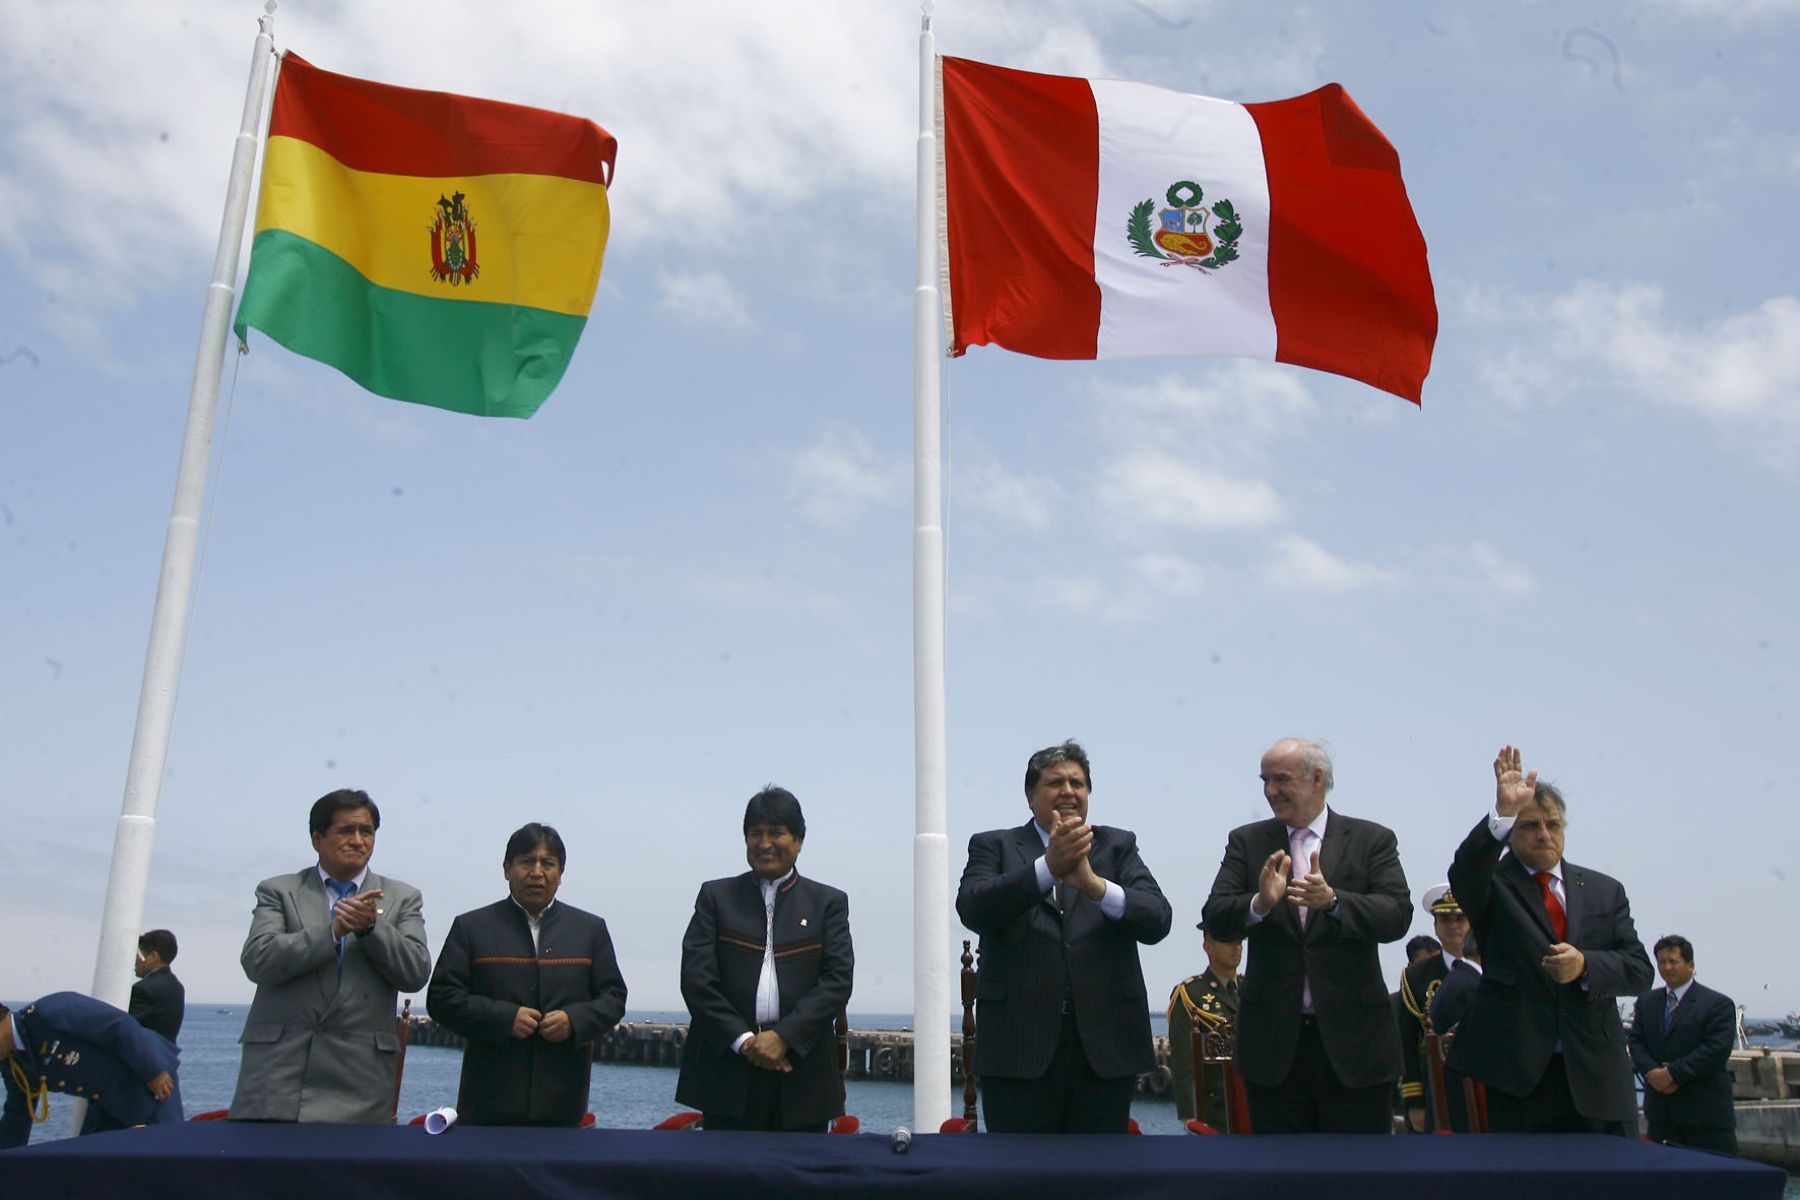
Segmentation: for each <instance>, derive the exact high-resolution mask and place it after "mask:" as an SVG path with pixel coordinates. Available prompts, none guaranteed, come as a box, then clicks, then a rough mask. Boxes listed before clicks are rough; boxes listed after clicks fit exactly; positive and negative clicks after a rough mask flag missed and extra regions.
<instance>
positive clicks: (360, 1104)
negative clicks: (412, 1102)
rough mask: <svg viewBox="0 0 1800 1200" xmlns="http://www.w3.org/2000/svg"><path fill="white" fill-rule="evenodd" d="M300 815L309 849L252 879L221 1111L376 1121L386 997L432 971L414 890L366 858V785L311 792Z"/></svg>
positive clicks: (385, 1097) (375, 815) (384, 1072)
mask: <svg viewBox="0 0 1800 1200" xmlns="http://www.w3.org/2000/svg"><path fill="white" fill-rule="evenodd" d="M308 826H309V828H310V829H311V831H312V844H313V849H314V850H315V851H316V852H317V853H318V856H319V857H318V861H317V862H315V863H312V864H310V865H308V866H305V867H302V868H301V869H300V870H299V871H297V872H295V873H294V874H292V875H277V876H275V877H274V878H273V879H265V880H263V881H262V882H261V883H259V884H257V885H256V907H255V909H254V910H253V911H252V912H251V914H250V934H249V936H248V937H246V938H245V939H244V950H243V953H242V954H240V955H239V956H238V957H239V960H240V961H241V962H242V963H243V967H244V974H245V975H247V976H248V977H249V979H250V982H251V983H254V984H255V985H256V996H255V998H254V999H252V1000H251V1002H250V1016H249V1018H248V1019H247V1020H246V1021H245V1022H244V1032H243V1035H242V1036H241V1037H240V1038H239V1039H238V1040H239V1041H240V1042H241V1043H242V1044H243V1047H244V1051H243V1059H242V1062H241V1064H240V1065H239V1067H238V1081H237V1093H236V1095H234V1096H233V1097H232V1100H231V1119H232V1120H234V1121H324V1122H337V1123H340V1124H364V1125H385V1124H388V1123H389V1122H391V1121H392V1120H393V1119H394V1098H395V1097H394V1074H395V1063H396V1060H397V1057H398V1054H399V1050H400V1039H399V1037H398V1036H396V1034H395V1032H394V1003H395V998H396V996H397V994H398V993H399V992H402V991H405V992H416V991H418V990H419V989H420V988H422V987H424V986H425V981H426V979H427V978H429V977H430V975H431V951H430V950H429V949H428V948H427V947H426V945H425V918H424V916H423V915H422V914H421V911H420V909H421V905H420V900H419V891H418V889H417V888H415V887H413V886H412V885H411V884H407V883H402V882H400V881H399V880H398V879H391V878H386V877H384V876H381V875H377V874H376V873H375V872H374V871H371V870H370V869H369V858H370V856H371V855H373V854H374V852H375V832H376V830H378V829H380V828H381V810H380V809H379V808H377V807H376V806H375V802H374V801H373V800H371V799H369V794H368V793H367V792H360V791H350V790H347V789H346V790H340V791H335V792H331V793H329V794H327V795H324V796H321V797H319V799H318V800H317V801H316V802H315V803H314V804H313V806H312V813H311V814H310V817H309V819H308Z"/></svg>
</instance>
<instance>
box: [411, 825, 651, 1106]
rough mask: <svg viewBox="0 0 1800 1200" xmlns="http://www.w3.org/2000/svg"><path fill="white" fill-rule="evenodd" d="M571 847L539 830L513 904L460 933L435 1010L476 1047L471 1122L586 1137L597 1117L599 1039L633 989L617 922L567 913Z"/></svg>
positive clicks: (524, 835)
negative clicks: (590, 1106) (592, 1102)
mask: <svg viewBox="0 0 1800 1200" xmlns="http://www.w3.org/2000/svg"><path fill="white" fill-rule="evenodd" d="M567 861H568V856H567V853H566V851H565V850H564V848H563V840H562V836H561V835H560V834H558V833H557V832H556V830H555V829H552V828H551V827H550V826H548V825H540V824H538V823H537V822H535V821H533V822H531V823H530V824H528V825H525V826H522V827H521V828H520V829H519V830H518V832H516V833H514V834H513V835H512V838H511V839H510V840H509V841H508V842H507V844H506V861H505V867H504V869H505V874H506V886H507V890H508V891H509V892H510V893H511V894H510V895H508V896H507V898H506V899H504V900H500V901H498V902H496V903H494V904H490V905H488V906H487V907H486V908H478V909H475V910H474V911H473V912H466V913H464V914H462V915H461V916H460V917H458V918H456V921H455V923H454V924H452V925H451V926H450V936H449V937H448V938H446V939H445V940H444V949H443V952H442V953H440V954H439V955H438V962H437V970H436V971H434V972H433V973H432V976H431V988H430V990H429V991H427V992H426V995H425V1003H426V1006H427V1008H428V1009H429V1011H430V1013H431V1018H432V1020H434V1021H436V1022H437V1023H438V1024H440V1025H442V1026H444V1027H445V1028H446V1029H451V1030H454V1031H455V1032H457V1033H460V1034H462V1035H463V1036H464V1037H465V1038H467V1039H468V1043H469V1044H468V1048H467V1049H466V1050H465V1051H464V1052H463V1069H462V1085H461V1087H460V1088H459V1089H458V1091H457V1098H456V1112H457V1117H458V1119H459V1120H461V1121H464V1122H466V1123H468V1124H471V1125H577V1124H579V1123H580V1122H581V1119H582V1116H583V1115H584V1114H585V1113H586V1112H587V1099H588V1079H589V1070H590V1067H591V1065H592V1063H593V1057H594V1039H596V1038H598V1037H599V1036H600V1035H601V1034H603V1033H605V1032H606V1031H607V1030H608V1029H611V1028H612V1027H613V1026H614V1025H617V1024H618V1023H619V1018H620V1017H621V1016H623V1015H624V1014H625V980H624V979H622V978H621V977H620V975H619V964H618V961H617V960H616V959H615V958H614V956H613V945H612V938H611V937H610V936H609V935H608V934H607V931H606V922H605V921H603V920H601V919H600V918H599V917H597V916H595V915H593V914H592V913H588V912H583V911H582V910H581V909H579V908H576V907H574V906H573V905H571V904H567V903H558V902H557V900H556V890H557V888H558V887H560V886H561V884H562V876H563V867H564V865H565V864H566V862H567Z"/></svg>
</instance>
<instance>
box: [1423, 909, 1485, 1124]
mask: <svg viewBox="0 0 1800 1200" xmlns="http://www.w3.org/2000/svg"><path fill="white" fill-rule="evenodd" d="M1462 951H1463V952H1462V954H1461V955H1460V956H1459V957H1458V958H1457V960H1456V962H1455V963H1453V964H1451V967H1450V973H1449V974H1448V975H1445V976H1444V978H1443V980H1442V982H1440V983H1439V984H1438V986H1437V987H1436V988H1435V989H1434V990H1433V991H1432V994H1431V1007H1430V1009H1429V1010H1428V1011H1427V1014H1426V1015H1427V1016H1429V1017H1430V1018H1431V1031H1432V1032H1433V1033H1436V1034H1448V1035H1452V1044H1453V1043H1454V1035H1455V1033H1456V1031H1457V1028H1458V1027H1459V1026H1460V1025H1461V1024H1462V1020H1463V1018H1464V1017H1466V1016H1468V1015H1469V1006H1470V1005H1472V1004H1474V1003H1475V995H1476V993H1477V992H1478V991H1479V990H1480V988H1481V947H1480V945H1479V943H1477V942H1476V941H1475V935H1474V934H1472V933H1471V934H1468V935H1467V936H1466V937H1464V938H1463V943H1462ZM1428 1098H1429V1097H1428ZM1444 1098H1445V1099H1446V1100H1447V1101H1448V1102H1449V1106H1450V1111H1449V1113H1448V1114H1440V1113H1438V1112H1437V1111H1436V1105H1435V1104H1434V1105H1433V1106H1432V1108H1433V1111H1432V1113H1431V1121H1432V1125H1433V1127H1434V1128H1436V1129H1444V1128H1448V1129H1449V1130H1450V1131H1451V1132H1452V1133H1470V1132H1472V1131H1473V1130H1472V1128H1471V1126H1470V1123H1469V1108H1468V1104H1467V1102H1466V1101H1465V1100H1464V1098H1463V1076H1462V1073H1461V1072H1460V1071H1452V1070H1451V1069H1450V1068H1449V1067H1445V1068H1444Z"/></svg>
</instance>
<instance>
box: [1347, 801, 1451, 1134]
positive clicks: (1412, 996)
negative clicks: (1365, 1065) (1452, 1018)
mask: <svg viewBox="0 0 1800 1200" xmlns="http://www.w3.org/2000/svg"><path fill="white" fill-rule="evenodd" d="M1326 828H1327V829H1330V828H1331V827H1330V826H1329V825H1327V826H1326ZM1328 878H1329V877H1328ZM1449 973H1450V968H1449V967H1448V966H1446V965H1445V963H1444V956H1443V955H1442V954H1430V955H1427V956H1426V957H1424V958H1421V959H1420V960H1419V961H1418V962H1415V963H1407V964H1406V970H1405V971H1403V972H1402V973H1401V975H1400V1008H1399V1010H1398V1011H1397V1012H1396V1013H1395V1014H1394V1015H1395V1019H1396V1020H1398V1021H1399V1023H1400V1095H1401V1097H1402V1098H1404V1099H1405V1101H1406V1107H1408V1108H1423V1107H1425V1058H1424V1048H1425V1020H1426V1017H1427V1015H1428V1014H1429V1013H1430V1012H1431V998H1432V995H1433V993H1435V992H1436V991H1437V989H1438V985H1439V984H1441V983H1442V982H1443V981H1444V977H1445V976H1446V975H1448V974H1449ZM1433 1028H1434V1029H1435V1028H1436V1026H1433Z"/></svg>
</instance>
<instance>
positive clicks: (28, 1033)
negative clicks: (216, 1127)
mask: <svg viewBox="0 0 1800 1200" xmlns="http://www.w3.org/2000/svg"><path fill="white" fill-rule="evenodd" d="M12 1022H13V1042H14V1049H13V1054H12V1059H11V1061H12V1062H13V1063H16V1064H18V1066H19V1068H20V1070H22V1071H23V1072H24V1073H25V1076H26V1078H27V1079H29V1080H30V1082H31V1086H32V1089H33V1091H35V1090H37V1089H38V1088H39V1087H47V1088H49V1090H50V1091H53V1092H64V1093H67V1094H68V1095H71V1096H78V1097H81V1098H83V1099H85V1100H86V1101H87V1102H88V1104H89V1109H88V1111H89V1113H90V1114H92V1113H94V1112H95V1111H96V1110H98V1111H99V1112H102V1113H104V1114H105V1115H106V1116H108V1117H111V1118H112V1122H113V1124H115V1125H118V1126H129V1125H147V1124H151V1123H154V1122H160V1121H179V1120H181V1118H182V1112H181V1085H180V1079H179V1077H178V1072H179V1070H180V1055H179V1053H178V1052H177V1051H176V1049H175V1044H174V1043H173V1042H171V1041H169V1039H167V1038H165V1037H163V1036H162V1035H161V1034H160V1033H153V1032H152V1031H150V1030H148V1029H145V1028H144V1027H143V1026H142V1025H139V1024H138V1023H137V1022H136V1021H134V1020H132V1019H131V1016H130V1014H128V1013H125V1012H123V1011H121V1010H119V1009H116V1008H114V1007H113V1006H112V1005H110V1004H106V1003H103V1002H101V1001H99V1000H96V999H94V998H93V997H92V996H83V995H81V994H80V993H79V992H54V993H52V994H51V995H48V996H45V997H44V998H43V999H42V1000H39V1001H37V1002H36V1003H35V1004H28V1005H26V1006H25V1007H24V1008H21V1009H19V1010H18V1011H16V1012H14V1013H13V1014H12ZM164 1071H167V1072H168V1073H169V1077H170V1078H171V1079H173V1080H175V1084H176V1086H175V1090H174V1091H173V1092H171V1093H170V1094H169V1098H168V1099H167V1100H164V1101H162V1102H160V1103H158V1101H157V1100H156V1098H155V1097H154V1096H152V1095H151V1094H150V1091H149V1086H148V1085H149V1083H150V1081H151V1080H152V1079H154V1078H156V1077H157V1076H158V1075H159V1074H161V1073H162V1072H164ZM0 1075H4V1076H5V1084H6V1113H5V1115H4V1116H0V1150H5V1149H9V1148H11V1147H13V1146H23V1145H24V1144H25V1143H26V1142H27V1141H29V1140H30V1138H31V1112H30V1103H29V1101H28V1098H27V1097H26V1095H25V1092H24V1089H22V1088H21V1087H20V1086H19V1083H18V1080H16V1079H14V1078H13V1072H12V1069H11V1066H10V1065H8V1064H4V1063H0Z"/></svg>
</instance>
